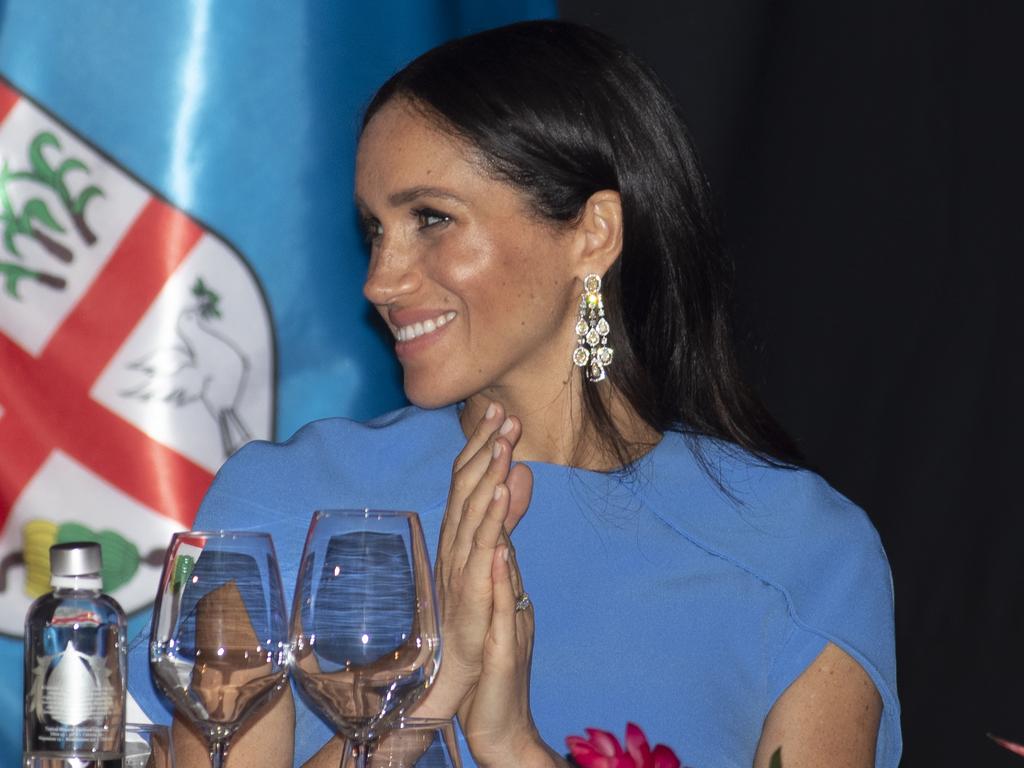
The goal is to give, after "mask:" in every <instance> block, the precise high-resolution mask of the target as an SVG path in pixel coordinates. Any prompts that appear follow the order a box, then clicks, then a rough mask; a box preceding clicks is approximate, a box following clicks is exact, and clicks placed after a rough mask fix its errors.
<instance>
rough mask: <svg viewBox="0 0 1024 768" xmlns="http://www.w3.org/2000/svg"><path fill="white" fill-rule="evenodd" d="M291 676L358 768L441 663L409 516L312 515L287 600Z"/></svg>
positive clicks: (430, 586) (416, 524) (422, 550)
mask: <svg viewBox="0 0 1024 768" xmlns="http://www.w3.org/2000/svg"><path fill="white" fill-rule="evenodd" d="M291 640H292V674H293V675H294V677H295V681H296V682H297V683H298V686H299V689H300V690H301V691H302V692H303V693H304V694H305V696H306V697H307V698H308V699H309V700H310V702H311V704H312V706H313V708H314V709H316V710H317V711H318V712H319V713H320V714H321V716H323V717H324V718H325V719H327V720H328V721H329V722H331V723H332V724H333V725H334V727H335V728H336V729H337V730H338V731H339V732H341V733H342V734H343V735H344V736H346V737H347V738H348V739H349V741H350V742H351V744H352V746H353V750H354V752H353V760H354V762H352V763H351V765H353V766H354V767H355V768H365V766H366V758H367V754H368V751H369V748H370V745H371V743H373V742H374V741H376V740H377V739H379V738H380V736H381V734H382V733H383V732H384V731H385V730H386V729H387V727H388V725H389V724H390V723H391V722H393V721H394V720H397V719H398V718H399V717H401V716H402V715H403V714H404V713H405V712H406V711H407V710H408V709H409V708H410V707H411V706H412V705H413V704H414V703H415V702H416V701H418V700H419V699H420V697H421V696H422V695H423V693H424V691H425V690H426V689H427V687H428V686H429V685H430V684H431V683H432V682H433V680H434V676H435V675H436V674H437V669H438V666H439V665H440V663H441V635H440V620H439V618H438V612H437V599H436V597H435V594H434V578H433V573H432V571H431V567H430V558H429V556H428V555H427V547H426V543H425V542H424V539H423V530H422V529H421V528H420V521H419V517H418V516H417V515H416V513H414V512H386V511H377V510H369V509H360V510H321V511H318V512H316V513H315V514H314V515H313V520H312V522H311V523H310V526H309V533H308V534H307V536H306V546H305V549H304V550H303V552H302V560H301V561H300V563H299V575H298V581H297V582H296V585H295V600H294V602H293V604H292V628H291Z"/></svg>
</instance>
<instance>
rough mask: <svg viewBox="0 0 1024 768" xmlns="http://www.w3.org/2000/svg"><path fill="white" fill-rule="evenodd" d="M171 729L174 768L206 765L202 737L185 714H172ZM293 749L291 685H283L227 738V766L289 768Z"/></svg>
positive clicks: (293, 718) (204, 745) (208, 762)
mask: <svg viewBox="0 0 1024 768" xmlns="http://www.w3.org/2000/svg"><path fill="white" fill-rule="evenodd" d="M171 733H172V739H173V740H174V758H175V765H176V766H178V768H206V767H207V766H209V765H210V752H209V749H208V748H207V746H206V740H205V739H204V738H203V737H202V735H201V734H200V733H199V732H198V731H196V730H195V728H194V727H193V726H192V724H191V723H189V722H187V720H186V719H185V718H183V717H181V716H179V715H178V714H175V715H174V726H173V729H172V731H171ZM294 750H295V702H294V701H293V700H292V691H291V687H290V686H288V685H286V686H285V688H284V690H283V691H282V692H281V693H280V695H278V696H277V698H275V699H274V701H273V702H272V703H271V705H270V706H269V707H268V708H267V709H263V710H260V711H259V712H257V713H256V714H254V715H253V716H252V717H251V718H250V719H249V721H248V722H247V723H246V724H245V725H243V726H242V730H241V731H239V732H238V733H237V734H236V735H235V738H233V739H232V740H231V743H230V745H229V749H228V759H227V768H240V766H247V765H259V766H261V767H262V768H291V765H292V754H293V752H294Z"/></svg>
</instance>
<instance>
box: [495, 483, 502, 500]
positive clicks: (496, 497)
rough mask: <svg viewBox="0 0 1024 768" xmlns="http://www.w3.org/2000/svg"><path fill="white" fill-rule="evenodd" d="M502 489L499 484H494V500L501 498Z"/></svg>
mask: <svg viewBox="0 0 1024 768" xmlns="http://www.w3.org/2000/svg"><path fill="white" fill-rule="evenodd" d="M501 494H502V490H501V486H500V485H496V486H494V500H495V501H497V500H498V499H500V498H501Z"/></svg>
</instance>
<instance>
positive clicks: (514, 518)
mask: <svg viewBox="0 0 1024 768" xmlns="http://www.w3.org/2000/svg"><path fill="white" fill-rule="evenodd" d="M505 485H506V486H507V487H508V492H509V505H508V515H506V516H505V530H506V531H508V532H509V533H511V532H512V531H513V530H514V529H515V527H516V526H517V525H519V521H520V520H522V519H523V515H525V514H526V509H527V507H529V506H530V498H531V497H532V496H533V472H532V471H531V470H530V468H529V467H528V466H526V465H525V464H514V465H512V468H511V469H510V470H509V471H508V477H507V478H506V480H505Z"/></svg>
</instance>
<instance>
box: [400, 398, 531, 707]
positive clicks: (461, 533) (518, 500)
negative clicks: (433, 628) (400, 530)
mask: <svg viewBox="0 0 1024 768" xmlns="http://www.w3.org/2000/svg"><path fill="white" fill-rule="evenodd" d="M521 434H522V425H521V424H520V422H519V420H518V419H516V418H514V417H506V415H505V411H504V408H502V406H501V405H500V404H498V403H492V404H491V405H490V406H488V408H487V410H486V412H485V413H484V416H483V418H482V419H481V420H480V422H479V423H478V424H477V425H476V427H475V428H474V430H473V432H472V434H470V436H469V438H468V439H467V441H466V446H465V448H463V450H462V452H461V453H459V455H458V457H457V458H456V460H455V464H454V466H453V468H452V482H451V490H450V491H449V494H448V503H447V506H446V507H445V515H444V522H443V523H442V525H441V536H440V540H439V542H438V548H437V558H436V563H435V579H436V582H437V590H438V596H439V598H440V603H441V606H440V609H441V633H442V637H443V638H444V657H443V660H442V663H441V669H440V671H439V673H438V676H437V679H436V680H435V681H434V684H433V686H431V690H430V692H429V694H428V696H427V698H426V699H425V700H424V701H423V702H422V703H421V705H420V706H419V707H417V709H416V715H417V716H424V717H452V716H453V715H454V714H455V713H456V711H457V710H458V708H459V707H460V705H461V704H462V703H463V701H464V700H465V699H466V697H467V696H468V695H469V693H470V691H471V690H472V689H473V687H474V686H475V685H476V683H477V680H478V679H479V678H480V673H481V670H482V666H483V659H484V641H485V638H486V636H487V632H488V629H489V628H490V624H491V614H492V601H493V592H494V590H493V585H492V576H491V565H492V562H493V560H494V557H495V553H496V551H497V550H498V548H499V547H500V546H504V545H505V544H504V543H505V542H507V540H508V539H507V531H509V530H512V528H514V527H515V524H516V523H518V522H519V519H520V518H521V517H522V516H523V514H524V513H525V512H526V508H527V505H528V504H529V501H530V493H531V491H532V488H533V476H532V475H531V473H530V470H529V469H528V468H527V467H526V466H524V465H521V464H517V465H515V466H513V465H512V451H513V449H514V447H515V445H516V443H517V442H518V441H519V438H520V436H521Z"/></svg>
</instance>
